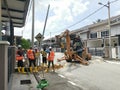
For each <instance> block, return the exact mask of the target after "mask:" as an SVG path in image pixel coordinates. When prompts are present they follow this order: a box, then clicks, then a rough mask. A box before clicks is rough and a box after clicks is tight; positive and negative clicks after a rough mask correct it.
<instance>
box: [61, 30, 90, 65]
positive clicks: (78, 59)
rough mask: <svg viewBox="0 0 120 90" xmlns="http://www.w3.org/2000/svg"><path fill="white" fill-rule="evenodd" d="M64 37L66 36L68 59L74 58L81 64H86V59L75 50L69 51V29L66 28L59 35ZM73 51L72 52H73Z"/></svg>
mask: <svg viewBox="0 0 120 90" xmlns="http://www.w3.org/2000/svg"><path fill="white" fill-rule="evenodd" d="M62 37H65V38H66V50H67V56H69V58H70V59H74V60H77V61H80V63H81V64H83V65H88V64H89V63H88V61H86V60H85V59H84V58H82V57H81V56H79V55H78V54H77V50H76V51H72V52H71V47H70V42H71V38H70V34H69V30H66V31H65V32H64V33H63V34H62V35H61V36H60V38H62ZM73 52H74V53H73ZM84 54H85V53H84Z"/></svg>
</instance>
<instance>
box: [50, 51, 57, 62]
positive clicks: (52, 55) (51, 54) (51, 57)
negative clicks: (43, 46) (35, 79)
mask: <svg viewBox="0 0 120 90" xmlns="http://www.w3.org/2000/svg"><path fill="white" fill-rule="evenodd" d="M54 56H55V53H54V51H51V52H50V54H49V55H48V61H53V60H54Z"/></svg>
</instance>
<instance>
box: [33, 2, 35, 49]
mask: <svg viewBox="0 0 120 90" xmlns="http://www.w3.org/2000/svg"><path fill="white" fill-rule="evenodd" d="M34 9H35V0H33V8H32V48H34V18H35V17H34V13H35V12H34V11H35V10H34Z"/></svg>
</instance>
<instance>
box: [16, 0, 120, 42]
mask: <svg viewBox="0 0 120 90" xmlns="http://www.w3.org/2000/svg"><path fill="white" fill-rule="evenodd" d="M109 1H110V2H113V1H114V2H113V3H111V4H110V16H111V17H112V16H116V15H120V6H119V5H120V0H109ZM98 2H101V3H103V4H107V2H108V0H35V33H34V34H35V35H34V36H36V35H37V34H38V33H41V34H42V32H43V27H44V23H45V18H46V13H47V9H48V5H49V4H50V9H49V15H48V20H47V25H46V29H45V34H44V37H45V39H47V38H50V33H51V37H53V36H55V35H58V34H60V33H61V32H63V31H65V29H69V30H70V31H71V30H75V29H79V28H81V27H83V26H86V25H89V24H92V23H93V22H94V21H96V20H98V19H102V20H104V19H107V18H108V9H107V7H103V8H102V9H101V10H99V11H98V12H96V13H95V14H93V15H92V16H90V17H88V18H86V19H85V20H84V21H81V20H82V19H83V18H85V17H87V16H88V15H90V14H91V13H93V12H94V11H96V10H97V9H99V8H101V7H102V5H99V4H98ZM31 11H32V8H31V9H30V12H29V14H28V16H27V20H26V24H25V26H24V27H23V28H15V35H20V36H21V35H22V36H23V38H26V39H31V32H32V14H31ZM79 21H81V22H80V23H78V24H76V25H74V24H75V23H76V22H79ZM71 26H72V27H71ZM35 40H36V39H35Z"/></svg>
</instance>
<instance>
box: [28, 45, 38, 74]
mask: <svg viewBox="0 0 120 90" xmlns="http://www.w3.org/2000/svg"><path fill="white" fill-rule="evenodd" d="M27 58H28V59H29V68H30V72H31V73H32V72H33V67H32V64H33V65H34V70H35V72H38V70H37V66H36V59H35V52H34V51H33V50H32V47H30V49H28V50H27Z"/></svg>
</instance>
